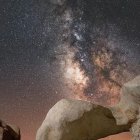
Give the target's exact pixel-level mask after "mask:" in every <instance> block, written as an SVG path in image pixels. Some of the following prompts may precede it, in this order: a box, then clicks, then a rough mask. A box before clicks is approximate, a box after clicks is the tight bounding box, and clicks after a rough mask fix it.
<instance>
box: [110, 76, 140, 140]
mask: <svg viewBox="0 0 140 140" xmlns="http://www.w3.org/2000/svg"><path fill="white" fill-rule="evenodd" d="M111 110H112V113H113V115H114V117H115V118H116V121H117V124H118V125H124V124H127V123H133V125H132V128H131V132H132V135H133V139H134V140H140V76H137V77H136V78H134V79H133V80H132V81H129V82H128V83H126V84H124V86H123V87H122V90H121V100H120V102H119V103H118V104H117V105H116V106H114V107H113V108H111Z"/></svg>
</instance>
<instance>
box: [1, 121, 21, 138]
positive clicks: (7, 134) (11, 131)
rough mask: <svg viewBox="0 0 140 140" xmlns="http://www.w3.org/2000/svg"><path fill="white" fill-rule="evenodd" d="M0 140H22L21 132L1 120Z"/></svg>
mask: <svg viewBox="0 0 140 140" xmlns="http://www.w3.org/2000/svg"><path fill="white" fill-rule="evenodd" d="M0 140H20V130H19V128H17V127H16V126H12V125H7V124H6V123H5V122H3V121H1V120H0Z"/></svg>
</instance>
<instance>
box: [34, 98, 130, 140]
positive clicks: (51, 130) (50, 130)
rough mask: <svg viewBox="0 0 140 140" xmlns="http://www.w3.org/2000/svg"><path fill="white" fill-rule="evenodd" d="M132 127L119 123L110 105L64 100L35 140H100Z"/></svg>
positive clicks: (53, 110) (50, 115)
mask: <svg viewBox="0 0 140 140" xmlns="http://www.w3.org/2000/svg"><path fill="white" fill-rule="evenodd" d="M129 128H130V125H122V126H117V125H116V121H115V118H114V117H113V115H112V113H111V111H110V110H109V109H108V108H105V107H102V106H99V105H94V104H92V103H89V102H85V101H80V100H70V99H62V100H60V101H59V102H58V103H56V104H55V105H54V106H53V108H52V109H51V110H50V111H49V112H48V114H47V116H46V119H45V120H44V122H43V123H42V125H41V127H40V128H39V129H38V132H37V136H36V140H91V139H92V140H97V139H99V138H103V137H106V136H108V135H112V134H117V133H120V132H125V131H129Z"/></svg>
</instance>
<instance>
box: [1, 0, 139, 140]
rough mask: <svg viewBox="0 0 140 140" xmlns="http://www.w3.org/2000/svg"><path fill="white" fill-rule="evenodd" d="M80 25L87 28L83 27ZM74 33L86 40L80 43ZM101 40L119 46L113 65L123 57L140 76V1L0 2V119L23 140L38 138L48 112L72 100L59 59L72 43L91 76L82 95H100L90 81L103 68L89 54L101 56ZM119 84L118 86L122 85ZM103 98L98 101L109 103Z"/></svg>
mask: <svg viewBox="0 0 140 140" xmlns="http://www.w3.org/2000/svg"><path fill="white" fill-rule="evenodd" d="M67 9H71V10H72V11H73V14H72V15H73V21H72V23H71V24H70V27H69V29H70V30H71V31H72V33H67V34H68V36H70V37H68V38H65V41H64V40H62V39H61V37H62V36H61V34H62V33H63V32H64V31H63V27H64V22H65V21H64V20H62V17H63V13H64V12H65V11H66V10H67ZM81 12H82V13H83V14H82V15H81V14H80V13H81ZM82 24H85V25H86V27H84V29H83V27H82V29H79V26H80V25H82ZM77 26H78V27H77ZM73 32H76V33H77V34H80V35H81V36H82V38H83V40H82V41H81V42H80V41H78V39H77V40H76V37H75V36H74V35H73ZM100 39H101V40H103V42H106V41H107V42H110V41H113V42H115V43H116V44H117V45H116V46H119V47H118V49H116V48H115V52H116V53H117V55H118V57H115V56H114V57H113V58H112V59H113V62H114V63H113V64H111V66H114V67H115V66H116V65H120V64H119V63H120V60H119V59H122V58H123V59H124V60H125V62H126V67H125V68H124V69H127V70H128V71H129V75H130V77H131V78H132V77H134V76H136V75H138V74H140V2H139V1H138V0H125V1H124V0H118V1H116V0H111V1H110V0H106V1H104V0H85V1H84V0H81V1H80V0H68V1H67V2H66V3H65V4H64V5H63V6H59V5H53V4H52V3H50V2H49V0H1V1H0V118H1V119H2V120H5V121H7V122H9V123H13V124H16V125H18V126H19V127H20V128H21V133H22V140H34V138H35V133H36V130H37V128H38V127H39V126H40V124H41V122H42V121H43V119H44V117H45V115H46V113H47V111H48V109H49V108H50V107H51V106H52V105H53V104H54V103H55V102H56V101H58V100H59V99H61V98H63V97H69V92H70V90H69V89H68V87H67V86H66V84H65V82H64V81H63V78H62V77H63V76H62V75H63V72H61V71H60V65H59V63H60V62H59V61H60V59H58V55H59V53H62V52H60V51H58V45H60V44H63V42H68V43H69V44H72V47H73V48H76V49H77V50H78V52H77V53H76V55H75V58H74V61H76V62H78V63H79V64H80V68H81V70H83V71H84V73H85V75H86V76H88V77H90V78H89V79H90V80H91V82H90V83H89V86H88V88H87V89H85V94H84V95H85V96H91V93H94V91H96V90H95V89H92V88H91V87H92V85H93V83H94V82H95V81H92V79H93V77H94V76H96V75H97V74H98V72H97V73H96V72H95V71H96V70H97V71H98V70H99V69H97V67H96V66H94V65H95V63H93V62H92V60H91V57H92V53H91V52H92V51H93V52H94V51H95V52H96V50H97V53H96V56H98V51H99V50H100V48H98V46H100V45H99V44H100V42H101V44H102V41H99V40H100ZM94 41H95V42H96V43H95V44H96V45H95V44H94V43H93V42H94ZM98 42H99V43H98ZM115 43H114V44H115ZM114 46H115V45H114ZM96 48H97V49H96ZM116 50H117V51H116ZM111 53H112V54H113V55H114V52H111ZM62 54H63V53H62ZM117 55H116V56H117ZM83 56H85V57H83ZM116 58H117V62H118V64H116V63H115V60H114V59H116ZM82 59H84V61H83V60H82ZM93 61H94V60H93ZM115 68H116V67H115ZM109 70H112V69H109ZM118 73H119V72H118ZM120 74H121V73H120ZM130 77H127V78H126V77H124V78H123V79H121V80H122V81H123V82H125V81H127V80H128V79H130ZM125 78H126V79H125ZM95 80H97V79H95ZM121 80H118V81H117V82H119V83H120V84H122V83H123V82H122V83H121V82H120V81H121ZM98 81H100V80H98ZM95 83H96V84H99V82H95ZM97 93H98V92H97ZM101 97H102V96H101ZM101 97H100V99H99V100H100V101H99V102H101V101H102V100H105V99H106V98H104V97H102V98H101ZM91 98H92V99H93V98H94V97H91ZM103 102H105V101H103Z"/></svg>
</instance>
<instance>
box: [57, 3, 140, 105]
mask: <svg viewBox="0 0 140 140" xmlns="http://www.w3.org/2000/svg"><path fill="white" fill-rule="evenodd" d="M89 3H91V4H92V5H93V7H90V8H91V9H90V10H91V11H90V10H89V11H88V6H89ZM58 4H59V2H58ZM107 4H108V3H104V4H103V2H94V3H92V2H91V1H89V2H88V1H87V2H85V1H79V2H78V1H76V2H75V3H74V2H73V1H68V2H65V3H63V4H61V7H64V8H62V9H63V11H61V14H60V15H61V17H58V20H60V22H61V25H60V31H59V32H60V39H58V40H59V41H58V42H59V43H58V44H59V47H60V46H61V49H62V52H63V51H64V52H65V53H66V54H64V59H63V61H64V62H62V63H65V66H64V65H63V67H62V70H64V71H62V72H63V73H64V76H65V78H66V79H67V81H68V83H69V87H70V88H71V89H73V93H74V94H75V98H81V99H85V100H91V101H94V102H97V103H100V104H106V105H109V104H114V103H116V102H117V100H118V99H119V98H118V97H119V91H120V88H121V86H122V85H123V84H124V83H125V82H126V81H128V80H129V79H131V78H132V77H134V76H135V75H137V74H139V69H140V65H139V64H140V60H139V43H138V42H139V41H138V42H137V41H136V42H132V40H129V39H128V37H127V35H126V36H125V35H124V34H123V32H122V29H121V25H119V24H118V21H116V20H119V19H117V18H120V17H116V15H115V17H106V19H105V20H104V22H103V21H102V20H103V19H100V18H105V17H104V16H107V15H106V14H103V13H102V12H103V11H104V6H108V5H107ZM73 5H74V6H73ZM94 5H96V6H97V7H96V6H94ZM113 6H115V5H114V4H113V5H112V7H111V8H110V12H114V11H113ZM121 8H122V9H123V8H125V7H123V5H122V7H120V9H121ZM60 9H61V8H60ZM99 9H101V11H100V12H99V13H98V10H99ZM57 10H58V11H59V9H57ZM96 10H97V11H96ZM124 11H125V10H124ZM92 12H93V13H94V12H95V13H96V12H97V13H96V14H92ZM108 12H109V11H108ZM89 14H91V15H89ZM100 14H101V15H100ZM88 15H89V17H87V16H88ZM100 16H101V17H100ZM108 16H109V15H108ZM109 18H110V19H109ZM114 18H115V19H114ZM129 18H130V17H127V16H124V17H122V19H121V20H124V21H125V20H128V22H129V20H131V19H129ZM93 19H94V20H93ZM113 20H114V21H115V22H114V21H113ZM102 22H103V23H102ZM119 22H120V21H119ZM130 25H131V26H130ZM130 25H129V26H130V27H131V28H133V26H136V25H135V24H134V23H133V24H130ZM129 30H132V29H129ZM131 36H132V38H134V36H133V34H131ZM58 38H59V37H58ZM62 55H63V54H62ZM134 61H135V62H134ZM60 63H61V62H60ZM72 83H73V84H72Z"/></svg>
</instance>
